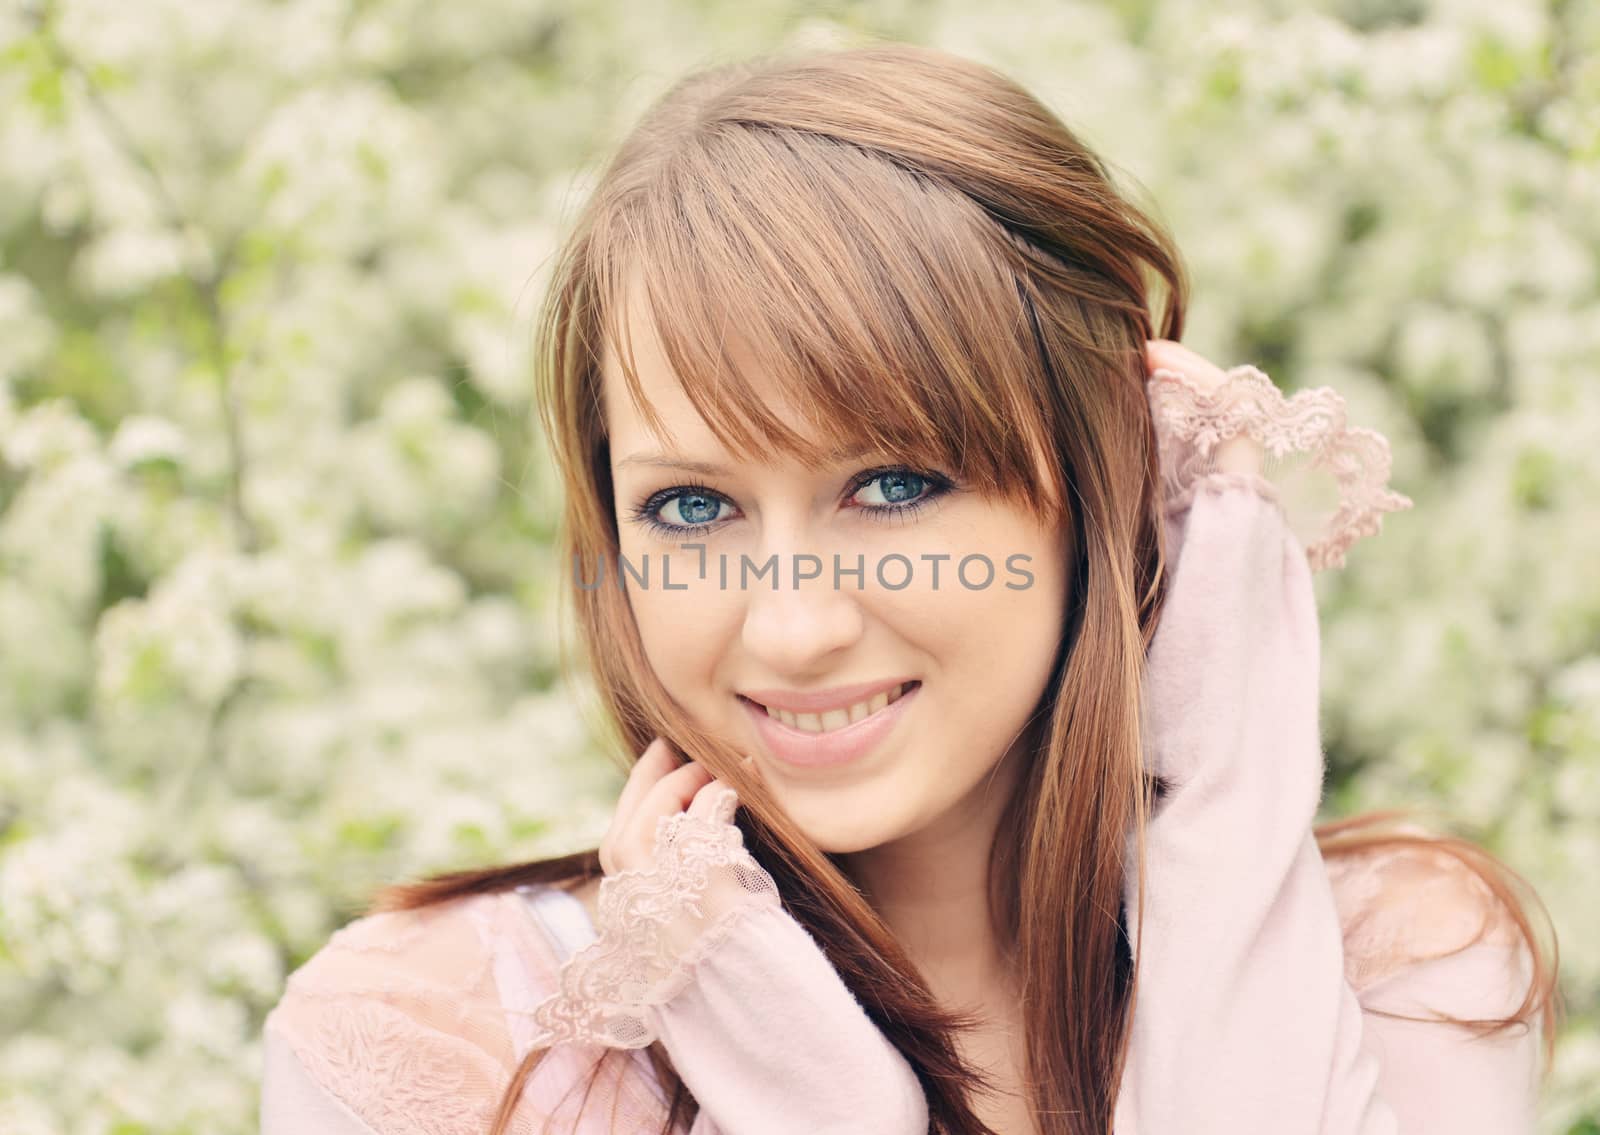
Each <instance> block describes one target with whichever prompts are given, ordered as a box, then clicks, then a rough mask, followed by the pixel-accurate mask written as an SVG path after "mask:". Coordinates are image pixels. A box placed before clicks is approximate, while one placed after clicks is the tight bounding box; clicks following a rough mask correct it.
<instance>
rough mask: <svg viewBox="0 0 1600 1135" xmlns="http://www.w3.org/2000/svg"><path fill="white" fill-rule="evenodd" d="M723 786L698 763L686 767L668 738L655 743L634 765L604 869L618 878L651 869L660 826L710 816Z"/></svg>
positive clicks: (605, 844) (604, 853)
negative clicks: (687, 816)
mask: <svg viewBox="0 0 1600 1135" xmlns="http://www.w3.org/2000/svg"><path fill="white" fill-rule="evenodd" d="M721 785H722V782H721V781H718V780H717V779H716V778H715V777H713V776H712V775H711V773H710V772H709V771H708V770H707V769H706V767H705V766H704V765H702V764H700V763H699V762H698V761H688V762H682V761H681V760H680V758H679V755H678V753H677V751H676V750H675V749H673V747H672V745H671V744H670V743H669V742H668V741H667V740H666V739H665V738H664V737H657V738H656V739H655V740H654V741H651V742H650V744H649V745H648V746H646V748H645V751H644V752H643V753H642V754H640V757H639V759H638V760H637V761H636V762H634V766H633V771H632V772H630V773H629V774H628V782H627V783H626V784H625V785H623V787H622V795H621V796H620V797H618V799H617V810H616V812H615V813H613V815H612V817H611V826H610V827H608V828H607V829H606V834H605V837H604V838H603V839H601V841H600V869H601V870H602V871H604V872H605V873H606V874H607V875H616V874H618V873H619V872H622V871H629V870H633V869H642V868H645V867H647V866H648V865H649V864H650V862H651V859H652V857H653V854H654V849H655V838H656V826H657V821H658V820H660V819H661V817H663V816H671V815H674V814H676V813H678V812H683V811H688V812H690V813H692V814H695V815H699V814H701V813H704V812H708V810H709V808H710V805H711V802H712V800H713V799H714V798H715V796H716V794H717V790H718V788H719V787H720V786H721Z"/></svg>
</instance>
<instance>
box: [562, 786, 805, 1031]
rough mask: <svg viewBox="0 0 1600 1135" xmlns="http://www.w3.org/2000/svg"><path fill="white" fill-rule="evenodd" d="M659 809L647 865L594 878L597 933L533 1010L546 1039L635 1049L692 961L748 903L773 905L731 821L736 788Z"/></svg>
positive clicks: (769, 885)
mask: <svg viewBox="0 0 1600 1135" xmlns="http://www.w3.org/2000/svg"><path fill="white" fill-rule="evenodd" d="M698 803H699V800H696V801H695V802H694V803H691V805H690V806H689V810H688V811H685V812H679V813H676V814H674V815H671V816H662V817H661V818H660V819H659V820H658V821H657V822H656V837H655V848H654V852H653V855H652V860H651V863H650V865H649V866H648V867H644V868H636V869H633V870H629V871H621V872H618V873H617V874H615V875H608V876H607V877H606V878H605V879H603V880H601V883H600V894H599V899H598V912H597V919H596V921H597V926H596V930H597V932H598V933H597V937H596V938H595V940H594V941H593V942H591V943H590V944H589V945H588V946H586V947H584V948H583V949H582V950H580V951H578V952H577V953H576V954H574V955H573V956H572V957H571V958H569V959H568V960H567V962H566V963H565V964H564V965H563V966H562V967H561V974H560V988H559V990H558V991H557V992H556V993H554V994H552V995H551V996H550V997H549V998H547V999H546V1000H545V1001H543V1002H541V1003H540V1005H539V1006H538V1007H537V1008H536V1009H535V1010H534V1019H535V1021H536V1022H537V1023H538V1024H539V1025H540V1026H541V1027H542V1028H543V1030H544V1035H542V1036H540V1037H539V1038H538V1039H537V1041H536V1042H535V1043H537V1044H539V1045H541V1046H544V1045H552V1044H556V1043H560V1042H562V1041H568V1042H572V1043H576V1044H597V1045H603V1046H605V1047H608V1048H643V1047H645V1046H646V1045H648V1044H650V1043H652V1042H653V1041H654V1040H655V1039H656V1036H657V1030H656V1021H655V1010H656V1007H657V1006H660V1005H664V1004H666V1003H667V1002H668V1001H670V1000H672V998H674V997H675V996H677V994H678V993H679V992H680V991H682V989H683V988H684V987H685V986H686V985H688V984H689V982H690V981H692V980H693V977H694V971H695V967H696V965H698V964H699V962H700V961H701V960H702V959H704V958H705V957H707V956H708V955H709V954H710V953H711V952H712V951H713V950H715V949H716V947H717V946H718V945H720V944H721V943H722V941H723V940H724V939H725V938H727V937H728V935H729V934H730V933H732V932H733V930H734V929H735V928H736V927H737V926H738V925H739V924H740V923H741V921H742V920H743V918H744V917H745V916H747V915H748V914H750V913H751V912H753V911H758V910H766V909H770V908H774V907H781V906H782V901H781V899H780V897H779V895H778V888H777V884H776V883H774V882H773V879H772V876H771V875H769V874H768V873H767V872H766V871H765V870H764V869H763V868H762V867H761V865H760V864H758V863H757V862H756V861H755V859H754V858H753V857H752V856H751V855H750V853H749V851H747V850H746V849H745V846H744V834H743V833H742V832H741V831H740V830H739V828H738V826H737V825H735V824H734V823H733V816H734V813H735V812H736V811H737V810H738V807H739V797H738V793H736V792H735V791H734V790H733V789H732V788H729V787H727V786H723V787H722V788H721V789H720V790H719V791H717V792H716V793H715V794H713V795H712V797H711V802H710V804H709V805H708V806H707V807H706V808H705V809H704V810H702V811H700V812H696V810H695V807H696V805H697V804H698Z"/></svg>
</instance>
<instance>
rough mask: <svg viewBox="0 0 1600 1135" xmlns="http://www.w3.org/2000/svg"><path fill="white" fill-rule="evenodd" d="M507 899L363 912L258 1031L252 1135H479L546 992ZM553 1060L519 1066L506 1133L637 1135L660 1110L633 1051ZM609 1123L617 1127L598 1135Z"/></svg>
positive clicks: (527, 937)
mask: <svg viewBox="0 0 1600 1135" xmlns="http://www.w3.org/2000/svg"><path fill="white" fill-rule="evenodd" d="M523 907H524V899H523V898H522V897H521V896H520V895H517V894H514V893H510V892H507V893H501V894H489V895H480V896H474V897H471V898H466V899H460V900H456V901H454V902H450V903H445V904H441V905H439V906H436V907H429V908H424V909H422V910H416V911H399V912H392V913H383V914H374V915H368V916H366V917H364V918H359V919H357V920H355V921H354V922H352V923H350V924H349V925H348V926H345V927H343V928H342V929H340V930H339V931H338V932H336V933H335V934H334V935H333V937H332V938H330V939H329V941H328V942H327V943H326V944H325V945H324V946H323V947H322V949H321V950H319V951H318V952H317V953H316V954H315V955H314V956H313V957H312V958H311V959H310V960H309V961H308V962H306V963H305V965H303V966H301V967H300V968H299V969H297V970H296V971H295V972H294V973H293V974H292V975H291V976H290V979H289V982H288V986H287V989H286V990H285V993H284V995H283V997H282V998H281V999H280V1000H279V1002H278V1004H277V1006H276V1007H274V1009H273V1010H272V1012H271V1013H270V1014H269V1015H268V1017H267V1020H266V1024H265V1028H264V1033H263V1042H264V1043H263V1052H264V1057H263V1068H262V1089H261V1102H260V1112H259V1116H260V1124H261V1131H262V1132H263V1135H400V1133H402V1132H407V1133H409V1132H415V1131H419V1130H426V1131H429V1132H431V1133H433V1135H483V1133H484V1132H486V1131H488V1130H489V1127H490V1124H491V1123H492V1121H493V1119H494V1117H495V1114H496V1111H497V1109H498V1107H499V1104H500V1100H501V1098H502V1096H503V1095H504V1093H505V1090H506V1087H507V1085H508V1084H509V1083H510V1081H511V1077H512V1075H513V1073H514V1072H515V1070H516V1068H517V1066H518V1064H519V1063H520V1061H521V1059H522V1057H523V1056H524V1055H525V1054H526V1053H527V1052H528V1051H529V1049H530V1048H531V1046H532V1040H533V1037H534V1031H535V1030H534V1029H533V1028H532V1027H531V1024H530V1014H531V1011H532V1007H533V1004H534V1003H535V999H536V998H537V997H538V996H539V995H541V994H543V993H547V992H548V989H547V988H546V987H544V986H541V984H540V981H539V975H540V974H546V973H548V974H553V973H554V972H555V969H556V959H555V957H554V954H553V948H552V947H551V945H550V944H549V943H548V941H547V940H545V939H544V938H543V937H542V935H540V934H539V933H538V931H537V930H536V929H535V928H534V926H533V925H532V923H531V920H530V919H529V918H528V917H527V915H526V913H525V912H524V909H523ZM598 1055H599V1054H598V1053H596V1052H594V1051H593V1050H585V1049H581V1048H567V1047H562V1048H557V1049H555V1050H553V1051H551V1052H549V1053H547V1054H546V1055H545V1057H544V1058H543V1060H542V1062H541V1063H540V1064H539V1065H538V1066H537V1067H535V1068H534V1069H533V1071H532V1073H531V1074H530V1076H529V1079H528V1081H527V1083H526V1085H525V1087H524V1090H523V1092H522V1094H521V1097H520V1099H519V1102H518V1106H517V1108H516V1110H515V1112H514V1113H513V1117H512V1120H511V1123H510V1125H509V1127H508V1128H507V1132H508V1135H545V1133H547V1132H550V1133H554V1132H560V1133H562V1135H569V1133H570V1135H602V1133H609V1132H613V1131H615V1132H616V1133H618V1135H645V1133H647V1132H656V1131H659V1130H660V1127H661V1120H662V1117H663V1115H664V1110H663V1108H662V1105H661V1101H660V1099H659V1097H658V1095H657V1087H656V1085H655V1081H654V1080H653V1078H651V1076H650V1074H649V1071H648V1068H647V1067H646V1066H645V1064H644V1062H643V1061H642V1060H639V1059H636V1057H638V1056H639V1055H640V1054H635V1053H613V1054H611V1055H612V1057H613V1058H620V1060H618V1059H614V1060H613V1061H612V1062H611V1063H610V1066H609V1067H608V1068H602V1069H601V1070H600V1073H599V1076H598V1078H597V1079H596V1081H595V1088H594V1091H593V1092H592V1093H591V1094H590V1096H589V1098H588V1100H587V1101H585V1100H584V1099H583V1089H584V1086H585V1085H586V1084H587V1083H588V1081H589V1076H590V1073H591V1072H592V1071H594V1066H595V1060H596V1058H597V1056H598ZM613 1110H614V1111H615V1114H616V1116H617V1118H618V1122H619V1124H620V1125H619V1126H617V1127H616V1128H613V1127H612V1125H611V1122H610V1117H611V1114H612V1112H613Z"/></svg>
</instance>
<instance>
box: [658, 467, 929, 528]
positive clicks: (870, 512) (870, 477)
mask: <svg viewBox="0 0 1600 1135" xmlns="http://www.w3.org/2000/svg"><path fill="white" fill-rule="evenodd" d="M891 473H910V474H912V475H914V476H917V477H920V478H921V479H922V480H923V481H925V482H927V488H928V491H927V492H926V493H925V494H924V495H923V496H920V497H918V498H917V499H916V500H914V501H910V502H908V503H905V504H894V505H882V504H877V505H860V506H858V507H859V508H860V509H861V511H862V512H864V513H866V515H867V516H869V517H871V518H872V519H873V520H878V521H883V522H886V523H888V522H893V521H897V520H902V519H908V518H910V517H911V516H912V515H913V514H915V513H917V512H920V511H922V510H923V509H924V508H926V507H927V506H928V505H930V504H932V503H933V502H934V501H936V500H938V499H939V498H940V497H942V496H944V495H945V494H946V493H948V492H950V491H951V490H952V489H953V488H954V487H955V486H954V484H953V483H952V482H951V481H950V480H949V479H948V478H946V477H941V476H939V475H938V474H936V473H927V472H923V471H922V470H920V469H913V468H912V467H910V466H909V465H887V466H882V467H880V468H877V469H868V470H866V471H865V472H863V473H860V474H858V475H857V477H856V479H855V480H854V481H852V482H851V484H850V490H849V492H848V493H847V494H846V495H847V496H851V497H853V496H855V495H856V494H857V493H859V492H860V491H861V490H862V489H864V488H865V487H866V486H868V485H870V484H872V482H874V481H876V480H877V479H878V478H880V477H886V476H888V475H889V474H891ZM680 496H705V497H711V498H713V499H716V500H720V501H725V502H727V503H730V504H731V503H732V502H731V501H728V498H727V497H725V496H723V495H722V494H721V493H719V492H717V491H716V490H714V489H712V488H710V487H708V486H706V485H701V484H691V485H674V486H673V487H672V488H670V489H662V490H661V491H659V492H655V493H651V494H650V495H649V496H648V497H646V498H645V499H644V501H643V502H641V503H640V504H638V505H635V506H634V508H633V509H632V514H631V515H632V519H633V521H634V522H635V523H637V524H642V525H644V526H645V528H647V529H648V530H650V531H651V532H654V533H656V534H657V535H659V536H682V535H684V534H685V533H688V532H704V531H707V530H709V529H712V528H715V527H717V526H718V525H719V524H720V523H721V521H716V520H714V521H712V522H711V523H709V524H668V523H667V522H666V521H664V520H658V519H656V513H658V512H660V511H661V509H662V507H663V506H665V505H667V504H668V503H670V502H671V501H673V500H675V499H676V498H678V497H680Z"/></svg>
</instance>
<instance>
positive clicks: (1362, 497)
mask: <svg viewBox="0 0 1600 1135" xmlns="http://www.w3.org/2000/svg"><path fill="white" fill-rule="evenodd" d="M1146 391H1147V394H1148V396H1149V399H1150V410H1151V413H1152V415H1153V416H1154V419H1155V424H1156V436H1157V439H1158V444H1159V446H1160V455H1161V468H1162V482H1163V491H1164V494H1165V497H1166V502H1167V509H1168V511H1174V510H1179V509H1182V508H1184V507H1186V506H1187V505H1189V504H1190V503H1191V502H1192V500H1193V498H1194V494H1195V492H1196V491H1197V490H1198V489H1200V488H1202V487H1205V486H1207V485H1210V484H1212V483H1214V482H1217V481H1218V479H1219V478H1220V479H1221V483H1223V484H1227V485H1237V484H1241V483H1244V484H1250V485H1252V486H1253V487H1254V488H1255V489H1256V490H1257V491H1258V492H1260V493H1261V494H1262V495H1263V496H1264V497H1267V498H1268V499H1271V500H1277V501H1278V502H1279V503H1280V504H1282V505H1283V506H1284V511H1285V514H1286V516H1287V518H1288V519H1289V522H1290V528H1291V529H1292V530H1293V531H1294V532H1295V534H1296V536H1298V537H1299V539H1300V542H1301V544H1302V545H1303V546H1304V548H1305V552H1306V559H1307V561H1308V563H1309V564H1310V567H1311V570H1312V571H1321V570H1323V569H1325V568H1336V567H1343V566H1344V562H1345V553H1346V552H1347V551H1348V550H1349V548H1350V546H1351V545H1352V544H1354V543H1355V542H1356V541H1357V540H1359V539H1360V538H1361V537H1363V536H1372V535H1376V534H1377V532H1378V530H1379V526H1380V522H1381V517H1382V514H1383V513H1385V512H1396V511H1400V510H1403V509H1408V508H1410V507H1411V506H1412V501H1411V499H1410V498H1409V497H1406V496H1403V495H1401V494H1400V493H1397V492H1394V491H1392V490H1391V489H1389V488H1387V487H1386V485H1387V482H1388V479H1389V474H1390V470H1391V467H1392V461H1391V455H1390V451H1389V442H1388V440H1387V439H1386V438H1384V436H1383V435H1382V434H1380V433H1378V432H1376V431H1375V430H1369V429H1363V428H1360V427H1352V426H1349V425H1347V424H1346V422H1345V405H1344V399H1343V397H1341V396H1340V394H1339V393H1338V391H1336V390H1334V389H1333V388H1332V387H1331V386H1319V387H1316V388H1314V389H1310V390H1301V391H1299V392H1297V393H1296V394H1295V395H1294V396H1293V397H1291V398H1287V399H1286V398H1285V397H1284V396H1283V392H1282V391H1280V390H1279V389H1278V388H1277V387H1276V386H1275V385H1274V384H1273V382H1272V380H1271V379H1269V378H1268V377H1267V376H1266V375H1265V374H1264V373H1262V372H1261V371H1260V370H1258V369H1257V368H1255V367H1253V366H1250V365H1248V364H1246V365H1243V366H1236V367H1234V368H1233V369H1231V370H1229V371H1228V372H1227V381H1226V382H1223V383H1221V384H1219V385H1217V386H1216V387H1215V388H1210V387H1208V386H1206V385H1205V384H1203V383H1202V382H1200V381H1199V380H1197V379H1193V378H1190V377H1189V376H1187V375H1184V374H1182V373H1180V372H1178V371H1173V370H1166V369H1158V370H1157V371H1155V372H1154V373H1153V374H1152V375H1151V377H1150V379H1149V381H1148V382H1147V383H1146ZM1241 433H1244V434H1248V435H1249V436H1250V437H1252V438H1253V439H1255V441H1256V442H1257V443H1259V444H1260V445H1261V447H1262V449H1263V471H1262V474H1261V475H1260V476H1259V477H1256V476H1255V475H1253V474H1245V473H1238V472H1229V471H1227V470H1224V469H1221V468H1220V467H1219V465H1218V463H1217V461H1216V457H1215V451H1216V448H1217V446H1218V445H1219V444H1220V443H1222V442H1223V441H1226V440H1227V439H1228V438H1231V437H1235V436H1237V435H1239V434H1241ZM1293 454H1300V455H1303V458H1304V460H1303V461H1302V462H1300V463H1299V464H1298V465H1297V464H1296V463H1295V462H1292V461H1290V460H1289V458H1290V456H1291V455H1293ZM1314 473H1326V474H1331V475H1332V478H1333V482H1334V485H1333V488H1334V493H1333V494H1332V495H1333V496H1336V498H1337V499H1336V502H1334V503H1332V504H1331V506H1330V505H1329V504H1328V503H1327V498H1328V496H1329V495H1330V494H1329V493H1328V492H1327V491H1326V486H1324V488H1323V489H1322V490H1320V491H1318V490H1317V489H1316V488H1314V487H1312V488H1310V489H1308V488H1307V483H1308V482H1310V481H1313V480H1315V478H1314V477H1305V476H1303V475H1304V474H1314Z"/></svg>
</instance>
